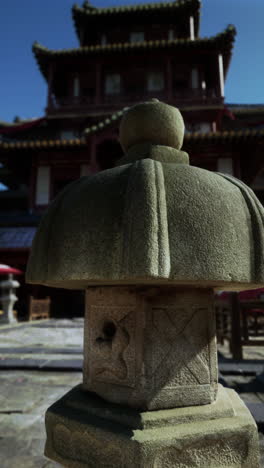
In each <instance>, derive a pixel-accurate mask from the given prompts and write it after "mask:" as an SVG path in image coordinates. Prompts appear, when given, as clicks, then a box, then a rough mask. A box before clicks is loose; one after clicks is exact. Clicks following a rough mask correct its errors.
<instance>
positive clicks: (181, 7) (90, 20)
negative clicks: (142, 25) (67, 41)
mask: <svg viewBox="0 0 264 468" xmlns="http://www.w3.org/2000/svg"><path fill="white" fill-rule="evenodd" d="M200 8H201V2H200V0H176V1H163V2H158V3H157V2H156V3H141V4H140V3H139V4H134V5H125V6H120V7H110V8H109V7H106V8H96V7H94V6H93V5H91V3H90V2H88V1H85V2H84V3H83V5H82V7H80V6H79V5H73V7H72V17H73V21H74V25H75V29H76V33H77V36H78V37H79V39H80V37H81V29H82V27H83V25H85V26H87V27H89V25H92V26H94V22H95V21H96V20H98V21H102V19H107V20H111V19H114V18H117V19H119V20H120V21H122V20H123V19H124V17H126V16H128V15H129V16H130V17H131V15H136V17H137V19H139V18H140V17H141V18H142V17H143V18H142V20H143V21H144V17H145V16H147V15H148V16H149V15H150V14H151V13H154V14H156V13H158V14H159V15H160V14H162V13H163V12H164V13H165V14H168V13H169V14H170V15H173V14H175V15H177V16H173V21H175V18H176V19H178V18H179V19H181V16H182V14H183V13H184V14H188V15H191V16H193V17H194V28H195V34H196V36H197V35H198V32H199V21H200Z"/></svg>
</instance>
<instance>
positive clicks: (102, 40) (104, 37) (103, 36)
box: [101, 34, 107, 45]
mask: <svg viewBox="0 0 264 468" xmlns="http://www.w3.org/2000/svg"><path fill="white" fill-rule="evenodd" d="M106 44H107V39H106V35H105V34H102V36H101V45H106Z"/></svg>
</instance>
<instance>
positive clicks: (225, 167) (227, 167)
mask: <svg viewBox="0 0 264 468" xmlns="http://www.w3.org/2000/svg"><path fill="white" fill-rule="evenodd" d="M217 171H218V172H222V173H223V174H230V175H233V161H232V159H231V158H218V160H217Z"/></svg>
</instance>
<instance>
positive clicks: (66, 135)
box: [60, 130, 76, 140]
mask: <svg viewBox="0 0 264 468" xmlns="http://www.w3.org/2000/svg"><path fill="white" fill-rule="evenodd" d="M75 136H76V135H75V132H74V131H73V130H62V131H61V132H60V137H61V139H62V140H72V139H73V138H75Z"/></svg>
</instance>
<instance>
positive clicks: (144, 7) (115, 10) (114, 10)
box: [72, 0, 201, 16]
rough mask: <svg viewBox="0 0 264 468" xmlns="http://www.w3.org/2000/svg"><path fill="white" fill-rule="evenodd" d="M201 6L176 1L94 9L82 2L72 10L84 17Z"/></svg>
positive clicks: (196, 1) (185, 0)
mask: <svg viewBox="0 0 264 468" xmlns="http://www.w3.org/2000/svg"><path fill="white" fill-rule="evenodd" d="M200 5H201V2H200V0H176V1H172V2H171V1H163V2H154V3H153V2H152V3H138V4H134V5H124V6H120V7H106V8H96V7H94V6H92V5H91V4H90V2H84V3H83V6H82V7H80V6H78V5H74V6H73V8H72V10H73V13H74V12H79V13H81V14H82V15H86V16H102V15H114V14H123V13H127V12H130V13H132V12H135V11H139V12H140V11H148V12H149V11H152V10H162V9H169V10H170V9H174V8H193V9H195V10H199V8H200Z"/></svg>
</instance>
